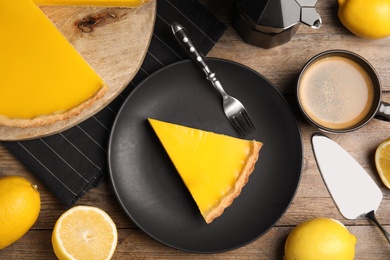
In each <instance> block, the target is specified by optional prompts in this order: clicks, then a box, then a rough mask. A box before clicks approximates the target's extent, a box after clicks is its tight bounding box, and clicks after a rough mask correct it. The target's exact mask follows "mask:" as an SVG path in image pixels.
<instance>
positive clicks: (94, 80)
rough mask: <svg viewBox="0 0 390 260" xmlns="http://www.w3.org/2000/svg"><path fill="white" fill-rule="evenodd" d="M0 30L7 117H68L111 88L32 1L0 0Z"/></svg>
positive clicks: (1, 94)
mask: <svg viewBox="0 0 390 260" xmlns="http://www.w3.org/2000/svg"><path fill="white" fill-rule="evenodd" d="M0 31H1V33H2V37H3V38H2V39H3V40H2V41H0V57H1V59H0V80H1V86H0V115H1V116H2V117H6V118H11V119H12V118H17V119H33V118H35V117H38V116H42V115H51V114H56V113H62V112H64V111H67V110H69V109H71V108H74V107H76V106H78V105H80V104H81V103H83V102H84V101H86V100H88V99H90V98H91V97H93V96H95V95H96V94H97V93H98V92H99V90H101V89H102V88H106V87H105V84H104V82H103V80H102V79H101V78H100V76H99V75H98V74H97V73H96V72H95V71H94V70H93V69H92V68H91V67H90V66H89V65H88V63H87V62H86V61H85V60H84V59H83V58H82V57H81V55H80V54H79V53H78V52H77V51H76V50H75V49H74V48H73V47H72V45H71V44H70V43H69V42H68V41H67V39H66V38H65V37H64V36H63V35H62V34H61V33H60V32H59V31H58V30H57V29H56V27H55V26H54V25H53V24H52V23H51V21H50V20H49V19H48V18H47V17H46V16H45V15H44V14H43V13H42V12H41V10H40V9H39V8H38V7H37V6H36V5H35V4H34V3H33V2H32V1H31V0H18V1H15V0H2V1H0Z"/></svg>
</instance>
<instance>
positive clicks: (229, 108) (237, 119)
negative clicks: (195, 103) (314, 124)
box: [171, 22, 256, 137]
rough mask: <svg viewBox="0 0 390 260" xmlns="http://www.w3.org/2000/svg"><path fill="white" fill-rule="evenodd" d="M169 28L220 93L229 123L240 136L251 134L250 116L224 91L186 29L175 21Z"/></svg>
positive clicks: (252, 128)
mask: <svg viewBox="0 0 390 260" xmlns="http://www.w3.org/2000/svg"><path fill="white" fill-rule="evenodd" d="M171 28H172V31H173V34H174V35H175V37H176V39H177V41H178V42H179V43H180V44H181V45H182V46H183V47H184V49H185V50H186V51H187V52H188V53H189V55H190V57H191V59H192V60H193V61H194V62H195V63H196V64H197V65H198V67H200V68H201V69H202V70H203V71H204V72H205V73H206V77H207V79H208V80H209V81H210V82H211V83H212V85H213V86H214V87H215V89H216V90H217V91H218V92H219V93H220V94H221V96H222V100H223V110H224V112H225V115H226V117H227V118H228V120H229V121H230V123H231V124H232V125H233V127H234V128H235V129H236V130H237V132H239V133H240V134H241V135H242V136H244V137H245V136H247V135H248V134H251V133H252V132H254V131H256V128H255V126H254V124H253V122H252V119H251V118H250V116H249V114H248V112H247V110H246V109H245V107H244V106H243V105H242V104H241V102H240V101H239V100H237V99H236V98H234V97H232V96H229V95H228V94H227V93H226V91H225V90H224V89H223V87H222V84H221V82H220V81H219V80H218V79H217V77H216V76H215V73H214V72H212V71H211V70H210V68H209V66H208V65H207V64H206V62H205V60H204V59H203V56H202V54H201V53H200V51H199V50H198V48H197V47H196V45H195V42H194V41H193V40H192V39H191V37H190V35H189V34H188V33H187V31H186V29H185V28H184V27H183V26H182V25H180V24H178V23H176V22H174V23H172V24H171Z"/></svg>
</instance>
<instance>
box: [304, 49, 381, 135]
mask: <svg viewBox="0 0 390 260" xmlns="http://www.w3.org/2000/svg"><path fill="white" fill-rule="evenodd" d="M298 87H299V90H298V96H299V99H300V103H301V107H302V109H303V110H304V111H305V113H306V114H307V116H308V117H309V118H311V120H313V121H314V122H315V123H317V124H318V125H320V126H323V127H325V128H330V129H335V130H342V129H350V128H353V127H354V126H356V125H358V124H359V123H361V122H362V121H363V120H364V119H365V118H366V117H367V115H368V114H369V112H370V110H371V108H372V105H373V102H374V83H373V81H372V79H371V77H370V75H369V74H368V72H367V71H366V70H365V69H364V68H363V67H362V66H361V65H360V64H359V63H357V62H356V61H354V60H352V59H349V58H346V57H343V56H328V57H323V58H320V59H318V60H316V61H314V62H313V63H312V64H310V65H309V66H308V67H307V68H306V70H305V71H304V73H303V74H302V76H301V78H300V82H299V86H298Z"/></svg>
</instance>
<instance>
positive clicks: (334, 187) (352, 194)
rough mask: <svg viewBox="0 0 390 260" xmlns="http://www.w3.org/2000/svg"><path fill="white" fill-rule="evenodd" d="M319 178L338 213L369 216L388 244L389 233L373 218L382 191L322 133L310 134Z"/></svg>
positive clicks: (355, 216)
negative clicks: (319, 173)
mask: <svg viewBox="0 0 390 260" xmlns="http://www.w3.org/2000/svg"><path fill="white" fill-rule="evenodd" d="M312 145H313V151H314V155H315V158H316V161H317V165H318V168H319V170H320V172H321V175H322V178H323V180H324V182H325V184H326V187H327V188H328V191H329V193H330V195H331V196H332V198H333V200H334V202H335V203H336V205H337V207H338V209H339V211H340V213H341V214H342V215H343V216H344V217H345V218H347V219H357V218H360V217H366V218H369V219H370V220H371V221H372V222H374V223H375V224H376V225H377V226H378V228H379V229H380V230H381V232H382V233H383V235H384V236H385V237H386V239H387V241H388V242H389V243H390V234H389V233H388V232H387V231H386V230H385V229H384V228H383V227H382V225H381V224H380V223H379V222H378V220H377V219H376V217H375V211H376V210H377V209H378V207H379V205H380V203H381V201H382V196H383V195H382V192H381V190H380V189H379V187H378V186H377V185H376V183H375V182H374V181H373V180H372V179H371V177H370V176H369V175H368V173H367V172H366V171H365V170H364V169H363V167H362V166H361V165H360V164H359V163H358V162H357V161H356V160H355V159H354V158H353V157H352V156H351V155H350V154H349V153H348V152H347V151H345V150H344V149H343V148H342V147H341V146H340V145H339V144H337V143H336V142H335V141H333V140H331V139H330V138H328V137H327V136H325V135H323V134H319V133H318V134H314V135H313V136H312Z"/></svg>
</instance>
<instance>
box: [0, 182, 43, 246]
mask: <svg viewBox="0 0 390 260" xmlns="http://www.w3.org/2000/svg"><path fill="white" fill-rule="evenodd" d="M40 210H41V198H40V195H39V192H38V190H37V187H36V186H35V185H32V184H31V182H29V181H28V180H26V179H25V178H23V177H20V176H6V177H0V249H3V248H4V247H6V246H9V245H10V244H12V243H13V242H15V241H16V240H18V239H19V238H21V237H22V236H23V235H24V234H25V233H26V232H27V231H28V230H29V229H30V228H31V227H32V225H34V223H35V222H36V220H37V218H38V215H39V212H40Z"/></svg>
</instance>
